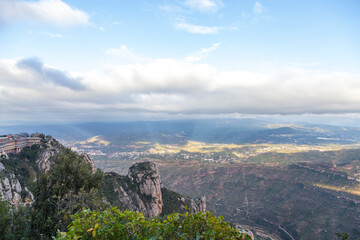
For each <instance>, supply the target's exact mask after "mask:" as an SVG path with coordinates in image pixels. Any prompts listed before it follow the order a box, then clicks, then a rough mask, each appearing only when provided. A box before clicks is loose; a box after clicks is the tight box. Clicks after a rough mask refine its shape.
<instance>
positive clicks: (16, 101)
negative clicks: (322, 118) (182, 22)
mask: <svg viewBox="0 0 360 240" xmlns="http://www.w3.org/2000/svg"><path fill="white" fill-rule="evenodd" d="M125 113H126V114H144V113H152V114H158V115H161V114H182V115H190V114H213V115H216V114H228V113H240V114H305V113H315V114H322V113H327V114H337V113H360V76H359V75H354V74H348V73H342V72H323V71H318V70H311V69H301V68H295V67H283V68H279V69H277V70H276V71H275V70H274V71H273V72H271V73H257V72H249V71H242V70H237V71H221V70H218V69H216V68H215V67H213V66H211V65H208V64H199V63H191V62H186V61H181V60H176V59H153V60H150V61H148V62H146V63H136V64H126V65H109V66H106V67H104V68H102V69H98V70H94V71H92V72H82V73H72V72H65V71H62V70H59V69H55V68H51V67H48V66H47V65H45V64H43V63H41V62H40V61H39V60H37V59H22V60H18V61H15V60H1V61H0V115H1V116H2V118H3V119H21V120H24V119H33V120H39V119H44V118H46V119H48V118H56V119H61V118H64V119H65V118H66V119H71V120H79V118H83V119H86V120H89V121H90V120H103V118H104V116H111V117H112V119H121V117H122V116H123V114H125Z"/></svg>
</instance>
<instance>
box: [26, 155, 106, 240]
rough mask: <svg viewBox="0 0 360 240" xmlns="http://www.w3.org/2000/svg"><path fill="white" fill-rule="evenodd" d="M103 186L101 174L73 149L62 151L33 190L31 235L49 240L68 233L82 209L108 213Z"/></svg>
mask: <svg viewBox="0 0 360 240" xmlns="http://www.w3.org/2000/svg"><path fill="white" fill-rule="evenodd" d="M102 183H103V175H102V173H101V172H100V171H99V170H98V171H96V172H93V170H92V167H91V165H90V164H89V163H87V162H85V161H84V160H83V159H82V158H81V157H80V156H79V155H78V154H77V153H74V152H73V151H71V150H70V149H64V150H62V151H61V152H60V154H59V155H58V156H57V157H56V159H55V163H54V165H53V166H52V167H51V169H50V170H49V171H48V172H47V173H43V174H42V175H41V176H40V177H39V179H38V181H37V183H36V185H35V187H34V198H35V200H34V203H33V206H32V218H31V222H32V228H31V229H32V232H31V235H32V236H33V237H34V238H35V239H40V238H45V239H48V238H50V237H51V236H54V235H55V234H56V230H57V229H60V230H65V229H66V226H67V225H68V224H69V223H70V221H71V219H70V215H72V214H74V213H76V212H77V211H79V210H81V209H82V208H83V207H86V208H90V209H97V210H102V209H105V208H106V207H107V205H106V201H105V200H104V199H103V198H102V197H101V196H100V194H99V193H98V189H99V188H100V187H101V185H102Z"/></svg>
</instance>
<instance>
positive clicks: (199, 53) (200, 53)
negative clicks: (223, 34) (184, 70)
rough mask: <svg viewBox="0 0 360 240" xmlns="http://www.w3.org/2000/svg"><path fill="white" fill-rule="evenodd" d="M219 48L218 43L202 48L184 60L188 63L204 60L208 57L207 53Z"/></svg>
mask: <svg viewBox="0 0 360 240" xmlns="http://www.w3.org/2000/svg"><path fill="white" fill-rule="evenodd" d="M219 46H220V43H214V44H213V45H211V47H209V48H203V49H201V50H200V51H197V52H196V53H193V54H190V55H188V56H187V57H186V58H185V60H186V61H188V62H196V61H200V60H202V59H204V58H206V57H207V56H208V55H209V53H211V52H212V51H215V50H216V49H217V48H218V47H219Z"/></svg>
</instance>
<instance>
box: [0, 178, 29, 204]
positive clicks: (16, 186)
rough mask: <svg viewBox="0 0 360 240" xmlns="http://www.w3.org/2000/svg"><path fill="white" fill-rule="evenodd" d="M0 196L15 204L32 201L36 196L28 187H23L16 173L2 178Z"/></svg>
mask: <svg viewBox="0 0 360 240" xmlns="http://www.w3.org/2000/svg"><path fill="white" fill-rule="evenodd" d="M0 198H1V199H2V200H3V201H9V202H11V203H13V204H16V205H17V204H22V203H31V202H32V201H33V200H34V196H33V195H32V193H31V192H30V191H29V190H28V189H27V188H23V187H22V186H21V184H20V182H19V181H18V179H16V177H15V175H14V174H8V176H5V177H3V178H2V179H0Z"/></svg>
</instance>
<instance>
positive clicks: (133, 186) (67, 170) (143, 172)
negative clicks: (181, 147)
mask: <svg viewBox="0 0 360 240" xmlns="http://www.w3.org/2000/svg"><path fill="white" fill-rule="evenodd" d="M86 176H89V177H86ZM77 178H78V180H76V179H77ZM61 179H62V180H61ZM58 181H60V182H58ZM91 181H93V183H91ZM79 184H80V185H79ZM89 184H90V185H89ZM69 187H70V188H71V190H70V191H69V192H67V190H66V189H67V188H69ZM86 189H88V190H86ZM75 193H77V195H76V196H75V195H74V194H75ZM49 194H50V195H49ZM84 197H85V198H84ZM0 198H1V199H2V200H3V201H6V202H9V203H11V204H13V205H14V206H18V207H22V206H24V207H25V208H30V209H33V208H34V210H35V209H38V210H36V211H35V212H34V214H37V215H39V214H40V215H39V216H40V218H41V216H42V215H41V214H43V213H41V211H44V210H42V209H44V207H46V205H44V203H43V201H45V202H48V201H54V204H55V203H56V201H57V202H58V203H57V204H60V205H59V206H58V207H57V208H59V207H60V209H63V210H62V211H64V210H66V209H69V210H66V211H70V212H73V213H75V212H76V211H77V210H76V209H77V208H78V206H77V204H80V206H81V204H85V205H84V206H89V207H90V208H92V207H94V208H95V209H97V208H99V207H100V208H99V209H102V208H103V207H106V206H117V207H118V209H120V210H122V211H123V210H131V211H135V212H141V213H143V214H144V216H146V217H158V216H160V215H161V216H165V215H167V214H170V213H173V212H186V211H190V212H193V213H196V212H200V211H202V212H204V211H205V209H206V203H205V199H204V198H199V199H198V200H194V199H191V198H189V197H187V196H183V195H180V194H178V193H176V192H173V191H171V190H169V189H167V188H164V187H163V185H162V182H161V178H160V174H159V172H158V169H157V166H156V165H155V164H154V163H151V162H142V163H137V164H134V165H133V166H132V167H131V168H130V169H129V173H128V175H126V176H122V175H119V174H117V173H113V172H110V173H103V172H101V171H100V170H96V168H95V167H94V163H93V161H92V159H91V158H90V157H89V156H88V155H86V154H77V153H74V152H72V151H71V150H69V149H67V148H65V147H64V146H62V145H61V144H60V143H59V142H58V141H57V140H56V139H54V138H52V137H45V136H44V137H43V139H42V141H41V143H40V144H34V145H32V146H31V147H25V148H23V149H22V150H21V151H20V152H19V153H8V154H3V155H2V156H1V159H0ZM49 198H50V199H49ZM56 199H57V200H56ZM81 199H83V200H81ZM78 201H80V202H78ZM71 202H73V203H71ZM76 202H78V203H76ZM81 202H83V203H81ZM75 203H76V204H75ZM64 204H66V205H64ZM69 204H70V205H69ZM186 206H187V207H188V208H189V209H188V210H186ZM49 207H50V208H49V210H50V209H53V208H54V207H53V206H52V207H51V206H49ZM64 207H65V208H64ZM45 209H46V208H45ZM80 209H81V208H80ZM80 209H79V210H80ZM34 210H30V212H32V211H34ZM47 211H48V210H47ZM51 211H53V210H51ZM55 213H56V212H55ZM29 214H30V213H29ZM31 214H33V213H31ZM31 214H30V215H31ZM56 214H59V213H56ZM49 217H50V218H51V217H52V216H47V218H49ZM23 220H24V221H26V218H24V219H23ZM68 220H69V219H68ZM68 220H66V221H65V222H68ZM29 221H32V220H29ZM59 221H62V220H61V218H59ZM55 223H56V222H55ZM59 224H60V222H59ZM59 226H60V225H59ZM62 226H67V224H65V225H64V224H62ZM60 229H61V227H60ZM55 230H56V229H55ZM39 231H40V233H41V230H39ZM44 231H50V232H52V231H53V230H51V229H49V227H46V228H44Z"/></svg>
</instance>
